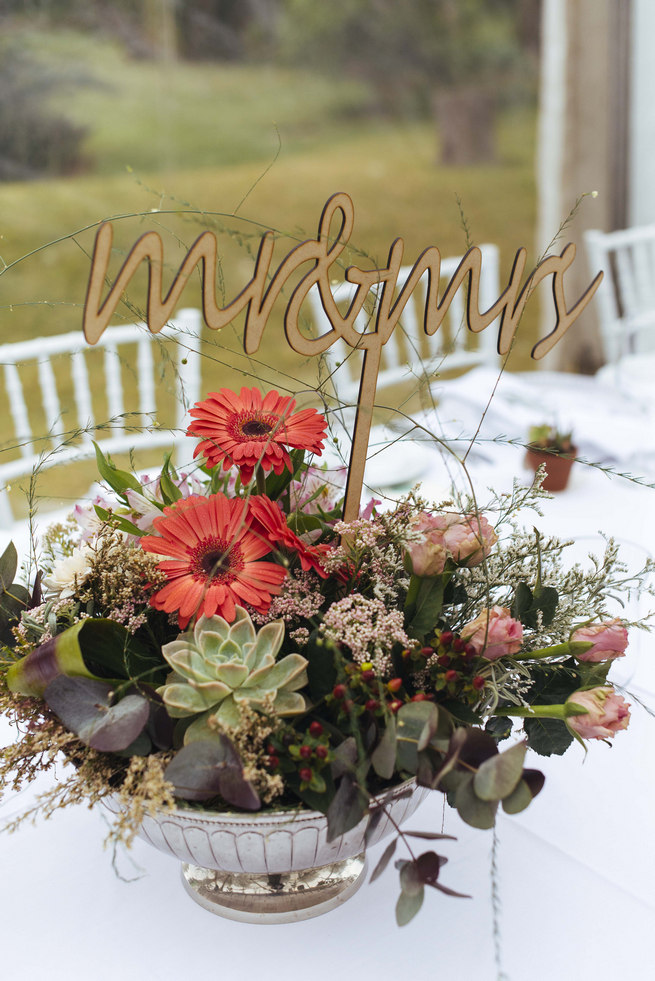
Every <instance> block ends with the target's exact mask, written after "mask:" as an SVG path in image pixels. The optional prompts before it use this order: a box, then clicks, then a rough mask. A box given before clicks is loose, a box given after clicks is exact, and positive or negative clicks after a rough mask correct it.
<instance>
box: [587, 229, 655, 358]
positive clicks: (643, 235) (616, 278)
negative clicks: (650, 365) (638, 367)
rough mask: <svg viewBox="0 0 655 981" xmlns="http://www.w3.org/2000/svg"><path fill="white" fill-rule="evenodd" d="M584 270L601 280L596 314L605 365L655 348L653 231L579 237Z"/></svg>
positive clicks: (588, 234) (590, 232)
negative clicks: (585, 258) (599, 275)
mask: <svg viewBox="0 0 655 981" xmlns="http://www.w3.org/2000/svg"><path fill="white" fill-rule="evenodd" d="M584 240H585V246H586V249H587V254H588V259H589V266H590V269H591V272H592V274H593V275H594V276H595V275H596V274H597V273H598V271H599V270H602V271H603V273H604V278H603V281H602V283H601V284H600V286H599V288H598V290H597V293H596V309H597V311H598V315H599V320H600V329H601V340H602V344H603V353H604V355H605V360H606V361H607V363H608V364H610V365H616V364H617V362H618V361H619V360H620V359H621V358H622V357H624V356H625V355H627V354H630V353H634V354H639V353H641V352H643V351H646V350H649V351H652V350H653V349H654V348H655V225H644V226H643V227H641V228H626V229H621V230H620V231H618V232H601V231H598V230H597V229H592V230H590V231H586V232H585V233H584Z"/></svg>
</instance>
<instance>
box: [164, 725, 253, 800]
mask: <svg viewBox="0 0 655 981" xmlns="http://www.w3.org/2000/svg"><path fill="white" fill-rule="evenodd" d="M164 776H165V778H166V780H169V781H170V782H171V783H172V784H173V785H174V787H175V794H176V796H177V797H181V798H183V799H184V800H196V801H204V800H210V799H211V798H212V797H216V796H218V795H220V796H221V797H222V798H223V800H225V801H226V802H227V803H228V804H233V805H235V806H236V807H242V808H243V809H244V810H248V811H256V810H258V809H259V808H260V807H261V801H260V799H259V796H258V794H257V792H256V791H255V789H254V787H253V786H252V784H250V783H249V782H248V781H247V780H245V779H244V776H243V767H242V764H241V759H240V757H239V754H238V753H237V751H236V749H235V748H234V746H233V745H232V743H231V742H230V740H229V739H228V738H227V736H225V735H223V734H222V733H217V734H216V739H215V740H212V741H209V740H205V741H202V742H192V743H189V744H188V745H186V746H183V747H182V749H181V750H180V751H179V752H178V753H176V755H175V756H174V757H173V759H172V760H171V762H170V763H169V764H168V766H167V767H166V770H165V772H164Z"/></svg>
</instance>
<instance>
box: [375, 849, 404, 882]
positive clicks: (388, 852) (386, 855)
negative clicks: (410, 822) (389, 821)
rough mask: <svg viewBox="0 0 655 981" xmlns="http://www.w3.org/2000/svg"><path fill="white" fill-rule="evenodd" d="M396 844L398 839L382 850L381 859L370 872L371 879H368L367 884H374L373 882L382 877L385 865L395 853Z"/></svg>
mask: <svg viewBox="0 0 655 981" xmlns="http://www.w3.org/2000/svg"><path fill="white" fill-rule="evenodd" d="M397 844H398V839H397V838H394V839H393V841H391V842H390V844H388V845H387V847H386V848H385V849H384V852H383V853H382V858H381V859H380V861H379V862H378V864H377V865H376V866H375V868H374V869H373V871H372V872H371V878H370V879H369V882H375V880H376V879H377V878H378V877H379V876H381V875H382V873H383V872H384V870H385V869H386V867H387V865H388V864H389V862H390V861H391V859H392V858H393V855H394V852H395V851H396V845H397Z"/></svg>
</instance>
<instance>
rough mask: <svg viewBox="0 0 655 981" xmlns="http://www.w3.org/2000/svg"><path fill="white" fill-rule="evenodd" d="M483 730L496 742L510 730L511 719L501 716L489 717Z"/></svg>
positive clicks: (503, 737)
mask: <svg viewBox="0 0 655 981" xmlns="http://www.w3.org/2000/svg"><path fill="white" fill-rule="evenodd" d="M484 731H485V732H488V733H490V734H491V735H492V736H493V737H494V739H497V740H498V742H502V740H503V739H507V737H508V736H509V735H510V734H511V732H512V720H511V719H508V718H503V717H502V716H497V717H495V718H493V719H489V720H488V722H487V724H486V725H485V727H484Z"/></svg>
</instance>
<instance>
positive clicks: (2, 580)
mask: <svg viewBox="0 0 655 981" xmlns="http://www.w3.org/2000/svg"><path fill="white" fill-rule="evenodd" d="M17 568H18V553H17V551H16V546H15V545H14V543H13V542H9V544H8V545H7V547H6V549H5V550H4V552H3V553H2V555H0V590H7V589H9V588H10V587H11V585H12V583H13V581H14V578H15V576H16V569H17Z"/></svg>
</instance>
